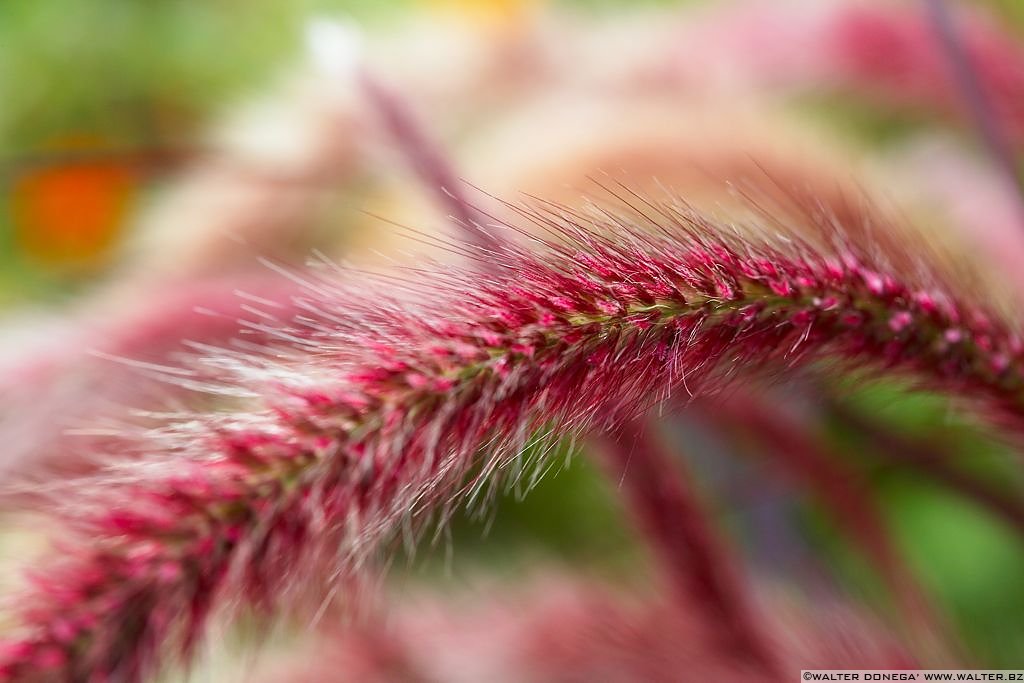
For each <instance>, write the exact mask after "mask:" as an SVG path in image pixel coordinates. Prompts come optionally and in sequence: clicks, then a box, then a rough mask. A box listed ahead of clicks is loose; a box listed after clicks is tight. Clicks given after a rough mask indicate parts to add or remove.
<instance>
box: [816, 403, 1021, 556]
mask: <svg viewBox="0 0 1024 683" xmlns="http://www.w3.org/2000/svg"><path fill="white" fill-rule="evenodd" d="M826 408H827V410H828V411H829V413H830V414H831V415H832V416H833V417H835V418H836V419H838V420H839V421H840V422H841V423H842V424H843V425H844V426H846V427H848V428H849V429H851V430H852V431H854V432H855V433H856V434H857V435H859V436H861V437H862V438H865V439H867V440H868V441H869V442H870V443H871V444H872V445H873V446H874V447H875V448H876V449H877V450H878V451H879V452H880V453H882V454H884V457H886V458H888V459H891V460H897V461H898V462H900V463H902V464H905V465H909V466H911V467H914V468H915V469H916V470H917V471H919V472H920V473H922V474H924V475H926V476H928V477H930V478H931V479H932V480H933V481H936V482H938V483H940V484H942V485H944V486H946V487H948V488H949V489H951V490H953V491H956V492H957V493H960V494H961V495H963V496H965V497H967V498H969V499H970V500H972V501H974V503H975V504H977V505H978V506H980V507H982V508H984V509H986V510H988V511H989V512H990V513H991V514H993V515H994V516H995V517H997V518H999V519H1002V520H1003V521H1004V522H1005V523H1006V524H1008V525H1009V526H1010V528H1012V529H1014V530H1015V531H1016V532H1017V533H1018V534H1020V535H1021V536H1022V537H1024V501H1022V500H1021V497H1020V496H1019V495H1015V494H1013V493H1012V492H1010V491H1004V490H1000V489H998V488H995V487H994V486H992V485H991V484H990V483H988V482H986V481H983V480H981V479H979V478H977V477H975V476H972V475H971V474H970V473H969V472H965V471H963V470H961V469H960V468H958V467H956V466H955V465H953V464H952V462H950V461H951V460H952V457H951V456H950V454H948V453H944V452H943V449H942V448H941V447H940V446H939V445H938V444H929V443H925V442H922V441H918V440H915V439H911V438H908V437H906V436H903V435H901V434H897V433H896V432H894V431H892V430H891V429H888V428H886V427H885V426H884V425H881V424H879V423H878V422H876V421H873V420H870V419H868V418H867V417H865V416H863V415H861V414H859V413H858V412H857V411H855V410H852V409H850V408H848V407H846V406H844V405H843V404H842V403H840V402H839V401H836V400H834V399H828V400H827V402H826Z"/></svg>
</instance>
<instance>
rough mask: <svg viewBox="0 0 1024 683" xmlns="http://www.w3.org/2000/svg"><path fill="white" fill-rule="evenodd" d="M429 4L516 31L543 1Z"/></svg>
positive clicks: (453, 0)
mask: <svg viewBox="0 0 1024 683" xmlns="http://www.w3.org/2000/svg"><path fill="white" fill-rule="evenodd" d="M426 2H427V4H428V5H429V6H430V7H432V8H435V9H439V10H442V11H445V12H448V13H451V14H455V15H457V16H460V17H464V18H466V19H469V20H470V21H473V22H478V23H480V24H483V25H484V26H487V27H490V28H495V29H506V30H509V29H516V28H518V27H519V26H520V25H521V24H523V23H524V22H526V21H527V20H528V19H529V18H530V17H531V16H532V15H533V13H534V11H535V10H536V8H537V6H538V5H540V4H541V0H426Z"/></svg>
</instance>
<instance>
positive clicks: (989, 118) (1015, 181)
mask: <svg viewBox="0 0 1024 683" xmlns="http://www.w3.org/2000/svg"><path fill="white" fill-rule="evenodd" d="M925 2H926V3H927V5H928V15H929V17H930V19H931V23H932V27H933V28H934V30H935V33H936V36H937V38H938V40H939V42H940V44H941V46H942V50H943V52H944V53H945V55H946V59H947V61H948V62H949V68H950V70H951V71H952V76H953V79H954V80H955V82H956V85H957V87H958V88H959V89H960V91H961V94H962V95H963V97H964V100H965V102H966V104H967V106H968V107H969V108H970V110H971V117H972V118H973V119H974V124H975V126H976V127H977V129H978V133H979V134H980V135H981V137H982V140H983V142H984V144H985V146H986V147H987V148H988V151H989V154H990V155H991V156H992V159H993V161H994V162H995V163H996V165H997V166H998V167H999V169H1000V171H1001V172H1002V173H1003V174H1005V176H1006V179H1007V180H1008V181H1009V182H1010V184H1011V185H1012V187H1013V188H1014V190H1015V191H1016V193H1017V198H1018V200H1019V201H1018V204H1019V208H1020V209H1021V212H1022V213H1021V218H1022V220H1024V184H1022V182H1021V177H1020V173H1019V172H1018V170H1017V162H1016V160H1015V158H1014V155H1013V151H1012V150H1013V148H1012V146H1011V145H1010V143H1009V139H1008V137H1007V135H1006V131H1005V130H1004V129H1003V126H1002V122H1001V121H1000V120H999V117H998V116H997V115H996V113H995V111H994V110H993V108H992V105H991V103H990V102H989V99H988V97H987V96H986V95H985V92H984V89H983V87H982V84H981V82H980V80H979V79H978V70H977V69H976V68H975V66H974V64H972V62H971V56H970V54H968V51H967V49H966V48H965V47H964V46H963V44H962V43H961V41H960V39H959V37H958V35H957V30H956V26H955V25H954V20H953V16H952V14H951V13H950V11H949V7H948V6H947V5H946V2H945V0H925Z"/></svg>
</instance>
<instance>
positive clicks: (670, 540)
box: [601, 421, 778, 675]
mask: <svg viewBox="0 0 1024 683" xmlns="http://www.w3.org/2000/svg"><path fill="white" fill-rule="evenodd" d="M601 446H602V448H601V451H602V455H603V456H604V457H605V461H606V465H607V469H608V470H609V476H610V477H614V478H618V479H619V482H620V488H621V492H622V495H623V497H624V498H625V501H626V503H627V504H628V506H629V509H630V511H631V513H632V514H633V516H634V518H635V521H636V523H637V525H638V526H639V527H640V529H641V530H642V531H643V533H644V535H645V537H646V538H647V539H648V540H649V541H650V545H651V546H652V548H653V550H654V552H655V553H656V554H657V555H658V559H659V561H660V563H661V565H662V566H663V567H664V569H665V570H666V571H667V572H668V573H669V575H670V576H669V578H670V580H671V581H672V583H673V588H674V589H675V591H676V594H677V597H678V599H679V600H680V601H681V602H683V603H684V609H686V610H693V609H696V610H698V611H699V612H700V613H702V615H703V617H704V620H703V621H704V623H705V625H706V627H707V628H708V630H709V631H710V637H711V639H712V640H713V641H714V642H715V643H716V644H717V645H718V646H720V647H722V648H723V650H724V651H725V652H728V653H729V654H731V655H733V656H735V657H737V658H739V659H746V660H748V661H750V662H751V663H753V664H754V665H756V666H759V667H760V668H762V669H764V670H766V671H768V672H770V673H771V674H772V675H774V674H776V673H777V672H778V663H777V662H776V658H775V656H774V654H773V653H772V649H771V646H770V641H769V639H768V638H767V636H766V634H765V633H764V632H763V630H762V629H761V628H760V625H759V624H758V622H757V618H756V611H755V607H754V605H753V604H752V602H751V598H750V596H748V595H747V591H746V590H745V588H744V583H743V581H742V578H741V575H740V571H739V568H738V567H737V566H736V563H735V561H734V559H733V558H732V557H731V555H730V554H729V552H728V551H727V549H726V548H725V547H724V546H723V544H721V543H720V542H719V539H718V534H717V533H716V531H715V529H714V528H713V525H712V523H711V522H710V521H709V520H708V519H707V516H706V515H705V513H704V510H702V509H701V505H700V502H699V501H698V500H697V497H696V496H695V495H694V494H693V492H692V489H691V488H690V487H688V486H687V485H686V484H685V483H684V482H685V479H684V476H685V475H684V472H682V471H681V463H680V462H679V459H678V458H672V457H671V456H669V455H668V454H667V453H665V452H664V450H663V449H662V447H661V445H660V444H658V443H657V442H656V440H655V439H654V438H652V436H651V430H650V428H649V427H648V425H646V424H644V423H643V422H641V421H634V422H630V423H628V424H625V425H623V426H620V427H617V428H616V429H615V430H614V431H613V432H611V433H609V434H608V436H607V437H606V438H605V440H604V441H603V442H602V443H601Z"/></svg>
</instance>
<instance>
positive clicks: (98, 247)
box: [13, 160, 138, 266]
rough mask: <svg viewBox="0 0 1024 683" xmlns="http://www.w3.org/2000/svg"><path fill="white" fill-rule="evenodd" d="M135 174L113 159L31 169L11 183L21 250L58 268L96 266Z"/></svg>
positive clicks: (120, 215)
mask: <svg viewBox="0 0 1024 683" xmlns="http://www.w3.org/2000/svg"><path fill="white" fill-rule="evenodd" d="M137 181H138V178H137V174H136V172H135V170H134V169H133V168H131V167H130V166H128V165H126V164H123V163H120V162H117V161H105V160H99V161H72V162H68V163H64V164H61V165H57V166H49V167H46V168H42V169H37V170H31V171H28V172H26V173H25V174H23V175H22V176H21V177H20V178H19V179H18V180H17V181H16V182H15V184H14V188H13V191H14V196H13V209H14V221H15V229H16V231H17V239H18V244H19V246H20V247H21V248H22V249H23V250H24V251H25V253H27V254H28V255H30V256H32V257H33V258H35V259H37V260H39V261H41V262H43V263H46V264H49V265H58V266H76V265H78V266H81V265H89V264H92V263H95V262H97V261H99V260H101V259H102V257H103V256H105V255H106V253H107V252H108V250H109V248H110V247H111V245H112V244H113V243H114V240H115V239H116V237H117V236H118V233H119V232H120V229H121V226H122V224H123V222H124V218H125V215H126V213H127V209H128V206H129V203H130V200H131V198H132V197H133V195H134V193H135V188H136V186H137Z"/></svg>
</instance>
